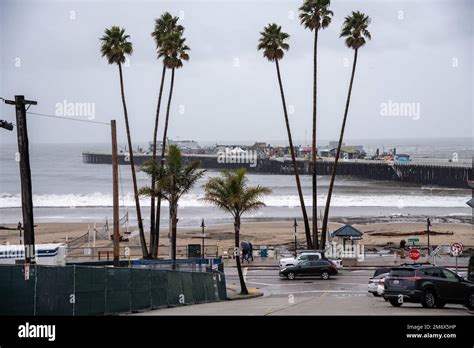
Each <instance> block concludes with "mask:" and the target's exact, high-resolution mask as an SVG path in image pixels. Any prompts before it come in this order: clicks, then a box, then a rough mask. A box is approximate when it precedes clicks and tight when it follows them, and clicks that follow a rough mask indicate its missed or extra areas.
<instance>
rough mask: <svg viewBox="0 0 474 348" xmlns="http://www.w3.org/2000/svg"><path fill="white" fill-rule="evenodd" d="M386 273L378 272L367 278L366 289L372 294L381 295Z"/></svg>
mask: <svg viewBox="0 0 474 348" xmlns="http://www.w3.org/2000/svg"><path fill="white" fill-rule="evenodd" d="M387 276H388V273H382V274H379V275H377V276H375V277H373V278H370V279H369V285H368V291H369V292H370V293H371V294H372V295H374V296H382V295H383V292H384V282H385V278H386V277H387Z"/></svg>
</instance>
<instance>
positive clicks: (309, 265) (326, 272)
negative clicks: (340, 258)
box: [280, 259, 337, 280]
mask: <svg viewBox="0 0 474 348" xmlns="http://www.w3.org/2000/svg"><path fill="white" fill-rule="evenodd" d="M336 274H337V266H336V264H335V263H334V262H332V261H330V260H326V259H322V260H318V261H301V262H298V264H297V265H296V266H289V267H285V268H283V269H282V270H281V271H280V277H287V278H288V279H290V280H294V279H295V278H296V276H321V279H323V280H328V279H329V277H330V276H332V275H336Z"/></svg>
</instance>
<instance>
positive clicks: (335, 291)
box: [140, 268, 474, 316]
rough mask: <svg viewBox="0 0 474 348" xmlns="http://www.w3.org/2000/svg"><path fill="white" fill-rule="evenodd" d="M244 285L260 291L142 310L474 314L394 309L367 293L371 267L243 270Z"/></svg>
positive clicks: (454, 309)
mask: <svg viewBox="0 0 474 348" xmlns="http://www.w3.org/2000/svg"><path fill="white" fill-rule="evenodd" d="M244 273H245V278H246V281H247V286H248V287H249V288H253V289H256V291H260V292H262V293H263V294H264V296H263V297H258V298H254V299H247V300H238V301H224V302H214V303H206V304H198V305H192V306H184V307H176V308H165V309H159V310H155V311H150V312H145V313H140V315H433V316H434V315H436V316H438V315H472V314H474V312H470V311H468V310H467V309H466V308H465V307H463V306H460V305H450V304H448V305H446V307H445V308H441V309H425V308H422V306H421V304H410V303H405V304H404V305H403V306H402V307H400V308H396V307H393V306H392V305H390V303H388V302H386V301H385V300H383V299H382V298H379V297H374V296H373V295H371V294H369V293H368V292H367V282H368V279H369V278H370V276H371V275H372V274H373V271H368V270H352V271H348V270H342V271H340V272H339V274H338V275H337V276H335V277H332V278H331V279H329V280H326V281H325V280H322V279H320V278H319V277H313V278H300V279H296V280H293V281H290V280H287V279H284V278H280V277H279V276H278V270H277V269H267V270H258V269H252V270H250V269H244ZM226 277H227V284H228V286H229V287H235V288H236V289H238V284H239V283H238V277H237V274H236V270H235V269H232V268H227V269H226Z"/></svg>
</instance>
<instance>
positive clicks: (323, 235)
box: [321, 49, 357, 249]
mask: <svg viewBox="0 0 474 348" xmlns="http://www.w3.org/2000/svg"><path fill="white" fill-rule="evenodd" d="M356 64H357V49H356V50H355V51H354V62H353V64H352V74H351V82H350V83H349V91H348V93H347V100H346V109H345V111H344V118H343V120H342V126H341V134H340V135H339V143H338V144H337V151H336V158H335V159H334V166H333V168H332V175H331V182H330V183H329V189H328V196H327V198H326V208H325V209H324V219H323V227H322V233H321V245H322V249H324V248H325V247H326V235H327V226H328V218H329V208H330V206H331V197H332V190H333V188H334V180H335V179H336V171H337V163H338V162H339V155H340V153H341V146H342V140H343V138H344V130H345V128H346V120H347V113H348V111H349V103H350V101H351V93H352V84H353V82H354V74H355V69H356Z"/></svg>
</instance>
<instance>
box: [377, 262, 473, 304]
mask: <svg viewBox="0 0 474 348" xmlns="http://www.w3.org/2000/svg"><path fill="white" fill-rule="evenodd" d="M384 284H385V290H384V298H385V299H386V300H388V301H389V302H390V304H391V305H392V306H395V307H400V306H401V305H402V304H403V302H415V303H421V304H422V306H423V307H425V308H433V307H438V308H441V307H443V306H444V305H445V304H446V303H458V304H463V305H465V306H466V307H468V308H469V309H471V310H472V309H474V283H473V282H470V281H468V280H465V279H463V278H461V277H459V276H458V275H457V274H455V273H454V272H451V271H450V270H448V269H446V268H442V267H436V266H432V265H420V266H416V265H413V266H404V267H396V268H392V270H391V271H390V274H389V275H388V277H387V278H385V283H384Z"/></svg>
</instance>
